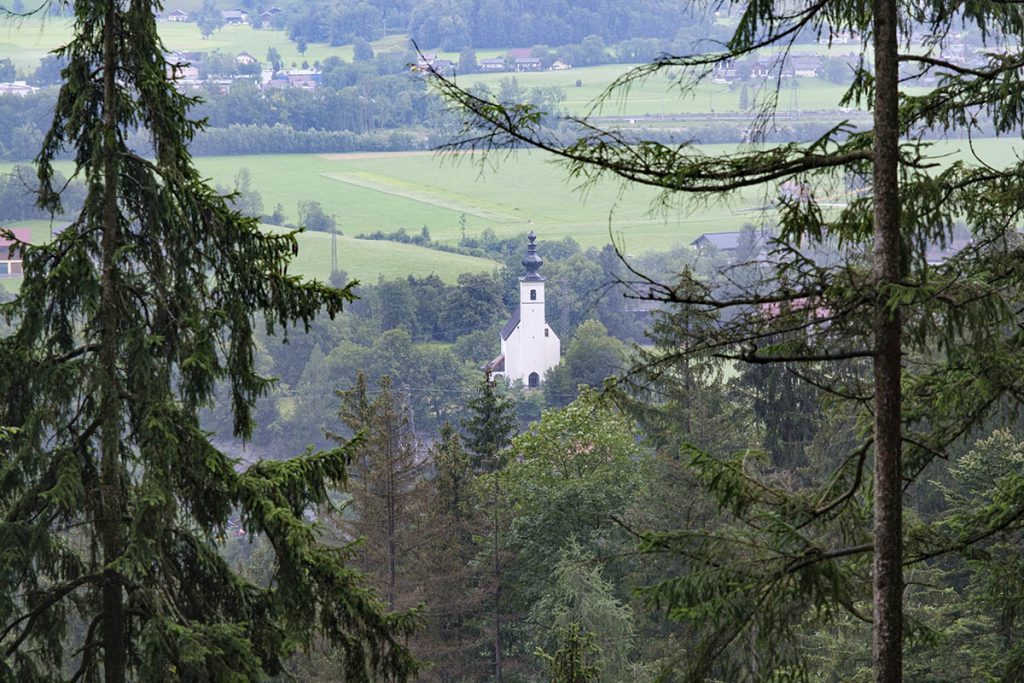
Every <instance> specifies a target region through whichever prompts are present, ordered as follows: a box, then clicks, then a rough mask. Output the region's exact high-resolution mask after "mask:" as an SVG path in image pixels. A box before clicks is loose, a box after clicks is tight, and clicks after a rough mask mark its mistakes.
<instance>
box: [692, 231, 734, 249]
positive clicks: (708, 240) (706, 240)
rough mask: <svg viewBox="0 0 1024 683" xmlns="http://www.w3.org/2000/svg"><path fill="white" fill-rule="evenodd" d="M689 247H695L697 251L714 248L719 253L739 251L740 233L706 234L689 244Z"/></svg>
mask: <svg viewBox="0 0 1024 683" xmlns="http://www.w3.org/2000/svg"><path fill="white" fill-rule="evenodd" d="M690 245H691V246H694V247H697V248H698V249H706V248H707V247H714V248H715V249H718V250H719V251H727V252H732V251H736V250H737V249H739V246H740V233H739V232H706V233H704V234H703V235H701V236H700V237H698V238H697V239H695V240H694V241H692V242H690Z"/></svg>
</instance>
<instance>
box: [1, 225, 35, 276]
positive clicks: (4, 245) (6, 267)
mask: <svg viewBox="0 0 1024 683" xmlns="http://www.w3.org/2000/svg"><path fill="white" fill-rule="evenodd" d="M6 230H7V231H9V232H10V233H12V234H13V235H14V237H15V239H16V240H17V241H18V242H25V243H28V242H30V241H31V239H32V231H31V230H29V229H28V228H6ZM14 243H15V240H12V239H11V238H10V237H8V236H6V235H3V234H0V277H11V276H12V275H21V273H22V268H21V265H22V255H21V252H20V251H18V250H17V249H16V248H14Z"/></svg>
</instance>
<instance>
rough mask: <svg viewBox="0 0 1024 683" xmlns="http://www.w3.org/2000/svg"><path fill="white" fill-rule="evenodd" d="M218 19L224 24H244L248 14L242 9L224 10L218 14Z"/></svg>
mask: <svg viewBox="0 0 1024 683" xmlns="http://www.w3.org/2000/svg"><path fill="white" fill-rule="evenodd" d="M220 17H221V19H223V20H224V23H225V24H244V23H245V20H246V19H248V18H249V14H248V12H246V11H245V10H242V9H226V10H224V11H223V12H221V13H220Z"/></svg>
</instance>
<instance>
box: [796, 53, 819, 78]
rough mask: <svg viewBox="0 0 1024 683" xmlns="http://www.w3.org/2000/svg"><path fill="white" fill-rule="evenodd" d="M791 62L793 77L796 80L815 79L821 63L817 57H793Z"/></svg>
mask: <svg viewBox="0 0 1024 683" xmlns="http://www.w3.org/2000/svg"><path fill="white" fill-rule="evenodd" d="M791 61H792V63H793V75H794V76H796V77H797V78H817V77H818V71H819V70H821V67H822V63H823V62H822V59H821V57H819V56H818V55H795V56H793V57H792V58H791Z"/></svg>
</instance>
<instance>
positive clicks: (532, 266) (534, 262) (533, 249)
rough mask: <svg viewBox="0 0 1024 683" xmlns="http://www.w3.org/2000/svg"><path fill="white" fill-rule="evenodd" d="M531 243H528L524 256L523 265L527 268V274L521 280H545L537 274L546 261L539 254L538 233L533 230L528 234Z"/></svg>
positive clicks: (527, 237)
mask: <svg viewBox="0 0 1024 683" xmlns="http://www.w3.org/2000/svg"><path fill="white" fill-rule="evenodd" d="M526 239H528V240H529V243H528V244H527V245H526V256H524V257H523V267H524V268H526V275H524V276H523V277H522V278H520V279H521V280H524V281H527V282H543V281H544V277H543V276H542V275H538V274H537V270H538V269H539V268H540V267H541V265H542V264H543V263H544V259H542V258H541V257H540V256H538V255H537V233H535V232H534V231H533V230H531V231H530V234H529V235H527V236H526Z"/></svg>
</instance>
